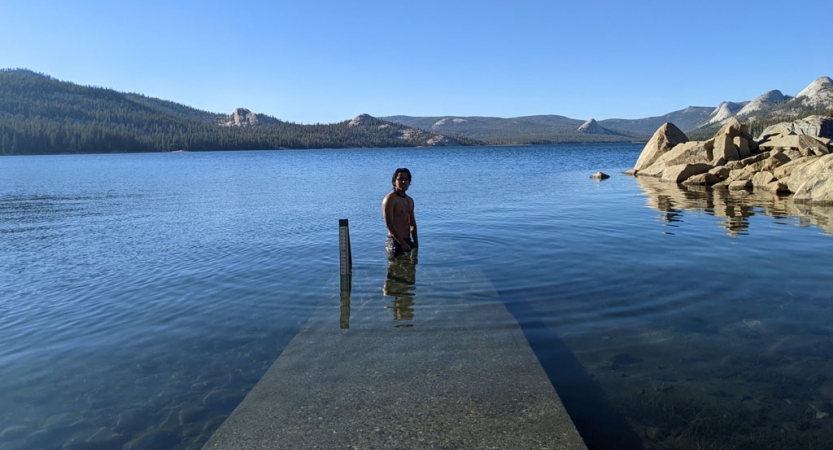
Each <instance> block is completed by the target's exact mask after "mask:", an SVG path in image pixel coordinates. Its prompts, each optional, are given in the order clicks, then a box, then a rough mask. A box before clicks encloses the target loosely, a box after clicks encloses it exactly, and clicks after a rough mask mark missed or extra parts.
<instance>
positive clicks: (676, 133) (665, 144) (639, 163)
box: [633, 122, 688, 171]
mask: <svg viewBox="0 0 833 450" xmlns="http://www.w3.org/2000/svg"><path fill="white" fill-rule="evenodd" d="M684 142H688V136H686V135H685V133H683V132H682V130H680V129H679V128H677V126H676V125H674V124H673V123H671V122H666V123H665V124H663V125H662V126H661V127H659V129H658V130H657V131H656V132H655V133H654V135H653V136H651V140H649V141H648V143H647V144H645V147H644V148H643V149H642V153H640V154H639V159H637V160H636V164H635V165H634V166H633V168H634V170H637V171H640V170H643V169H645V168H647V167H650V166H651V164H653V163H654V162H655V161H656V160H657V159H659V157H660V156H662V155H664V154H665V153H666V152H668V151H669V150H671V149H672V148H674V146H676V145H677V144H682V143H684Z"/></svg>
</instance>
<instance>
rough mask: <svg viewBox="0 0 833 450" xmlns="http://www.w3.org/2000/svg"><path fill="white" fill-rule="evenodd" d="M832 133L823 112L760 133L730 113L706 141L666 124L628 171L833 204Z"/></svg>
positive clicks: (832, 125) (832, 121)
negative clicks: (692, 138)
mask: <svg viewBox="0 0 833 450" xmlns="http://www.w3.org/2000/svg"><path fill="white" fill-rule="evenodd" d="M831 138H833V118H829V117H823V116H810V117H807V118H805V119H801V120H797V121H795V122H791V123H789V122H785V123H780V124H777V125H773V126H771V127H768V128H767V129H765V130H764V131H763V132H762V133H761V135H760V136H759V137H758V138H754V137H752V136H751V135H750V134H749V132H748V129H747V127H746V125H742V124H741V123H740V122H739V121H738V120H737V119H735V118H731V119H729V120H728V121H727V122H726V124H725V125H724V126H723V127H722V128H721V129H720V131H718V132H717V134H715V136H714V137H713V138H711V139H709V140H707V141H690V140H689V139H688V137H687V136H686V135H685V133H683V132H682V131H681V130H680V129H679V128H677V127H676V126H675V125H674V124H672V123H666V124H664V125H662V126H661V127H660V128H659V129H658V130H657V131H656V133H654V135H653V137H651V140H650V141H648V143H647V144H646V145H645V148H644V149H643V150H642V153H641V154H640V155H639V159H638V160H637V162H636V164H635V165H634V168H633V169H631V170H629V171H627V172H625V173H626V174H628V175H634V176H639V177H642V176H650V177H658V178H660V179H662V180H663V181H669V182H675V183H681V184H686V185H705V186H711V187H712V188H715V189H730V190H743V189H766V190H769V191H771V192H774V193H778V194H790V193H792V194H794V201H796V202H803V203H813V204H833V154H831V153H830V149H831V147H830V144H831Z"/></svg>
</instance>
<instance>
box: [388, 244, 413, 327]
mask: <svg viewBox="0 0 833 450" xmlns="http://www.w3.org/2000/svg"><path fill="white" fill-rule="evenodd" d="M416 253H417V249H414V250H413V251H412V252H411V253H410V254H406V255H403V256H400V257H398V258H396V259H394V260H392V261H389V262H388V272H387V278H386V279H385V284H384V286H383V287H382V293H383V294H384V295H386V296H390V297H393V302H392V304H391V305H390V306H388V308H391V309H392V310H393V318H394V320H403V321H410V320H414V291H415V290H416V264H417V255H416ZM402 326H404V325H402Z"/></svg>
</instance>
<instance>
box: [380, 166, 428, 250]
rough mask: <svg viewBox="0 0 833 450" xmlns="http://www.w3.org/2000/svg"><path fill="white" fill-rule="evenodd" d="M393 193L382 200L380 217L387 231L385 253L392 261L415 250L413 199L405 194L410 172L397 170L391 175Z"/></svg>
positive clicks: (415, 234)
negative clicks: (383, 220) (382, 218)
mask: <svg viewBox="0 0 833 450" xmlns="http://www.w3.org/2000/svg"><path fill="white" fill-rule="evenodd" d="M391 182H392V183H393V192H391V193H389V194H388V195H386V196H385V199H384V200H382V217H384V219H385V226H386V227H387V229H388V240H387V242H386V244H385V253H386V254H387V256H388V259H393V258H395V257H397V256H399V255H402V254H404V253H405V252H410V251H411V249H414V248H417V246H418V245H419V239H418V238H417V226H416V219H415V218H414V199H412V198H411V197H409V196H408V195H407V194H405V191H407V190H408V186H410V185H411V171H410V170H408V169H406V168H404V167H403V168H399V169H396V171H395V172H394V173H393V179H392V180H391Z"/></svg>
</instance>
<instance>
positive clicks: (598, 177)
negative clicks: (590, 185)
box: [590, 172, 610, 180]
mask: <svg viewBox="0 0 833 450" xmlns="http://www.w3.org/2000/svg"><path fill="white" fill-rule="evenodd" d="M590 178H592V179H594V180H606V179H608V178H610V175H608V174H606V173H603V172H596V173H594V174H593V175H590Z"/></svg>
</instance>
